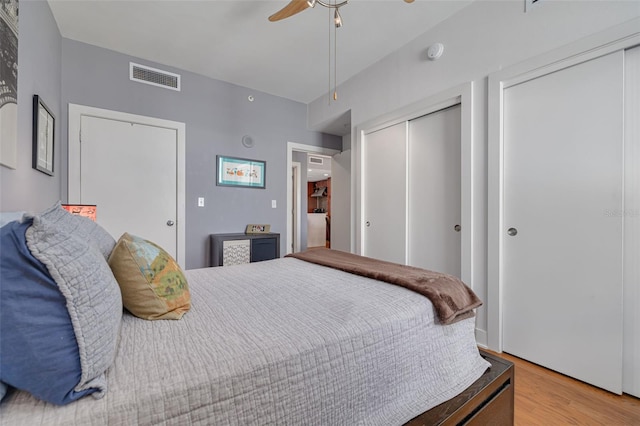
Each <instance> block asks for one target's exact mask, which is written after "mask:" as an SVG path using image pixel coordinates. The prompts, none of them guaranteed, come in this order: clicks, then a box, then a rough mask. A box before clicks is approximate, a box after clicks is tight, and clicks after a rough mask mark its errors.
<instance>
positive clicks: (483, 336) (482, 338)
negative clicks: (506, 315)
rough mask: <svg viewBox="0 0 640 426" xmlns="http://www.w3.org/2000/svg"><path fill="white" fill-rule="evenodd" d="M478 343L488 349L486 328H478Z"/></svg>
mask: <svg viewBox="0 0 640 426" xmlns="http://www.w3.org/2000/svg"><path fill="white" fill-rule="evenodd" d="M476 343H477V344H478V346H480V347H481V348H483V349H487V348H488V345H487V332H486V330H480V329H479V328H476Z"/></svg>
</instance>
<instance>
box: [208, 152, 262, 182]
mask: <svg viewBox="0 0 640 426" xmlns="http://www.w3.org/2000/svg"><path fill="white" fill-rule="evenodd" d="M216 169H217V170H216V175H217V179H216V185H219V186H239V187H245V188H262V189H264V188H265V176H266V169H267V163H266V162H265V161H259V160H248V159H246V158H236V157H225V156H223V155H217V156H216Z"/></svg>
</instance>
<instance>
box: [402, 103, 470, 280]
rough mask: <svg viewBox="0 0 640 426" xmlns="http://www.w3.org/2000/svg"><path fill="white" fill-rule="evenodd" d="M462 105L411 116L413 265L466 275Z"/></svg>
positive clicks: (411, 230)
mask: <svg viewBox="0 0 640 426" xmlns="http://www.w3.org/2000/svg"><path fill="white" fill-rule="evenodd" d="M460 110H461V108H460V105H459V104H458V105H456V106H452V107H450V108H447V109H443V110H440V111H436V112H434V113H431V114H428V115H425V116H423V117H420V118H416V119H414V120H411V121H409V155H408V158H409V183H408V185H409V192H408V193H409V198H408V211H409V215H408V224H409V235H408V237H409V251H408V263H409V265H412V266H418V267H421V268H426V269H431V270H433V271H440V272H446V273H448V274H452V275H455V276H457V277H459V276H460V231H461V228H460V221H461V218H460V216H461V214H460V200H461V187H460V185H461V182H460V179H461V178H460Z"/></svg>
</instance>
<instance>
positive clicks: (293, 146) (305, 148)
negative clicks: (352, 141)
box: [286, 142, 340, 254]
mask: <svg viewBox="0 0 640 426" xmlns="http://www.w3.org/2000/svg"><path fill="white" fill-rule="evenodd" d="M293 151H301V152H310V153H314V154H323V155H328V156H333V155H335V154H337V153H339V152H340V150H338V149H331V148H324V147H322V146H314V145H305V144H301V143H296V142H287V238H286V248H287V250H286V253H287V254H289V253H291V240H292V236H291V227H292V226H293V225H292V223H291V221H292V219H291V210H292V209H293V192H292V191H293V176H292V167H293ZM298 175H299V174H298ZM298 188H300V186H298ZM299 199H300V197H298V200H299ZM297 212H298V220H297V228H298V229H296V235H297V236H298V238H300V213H301V212H300V205H299V204H298V209H297ZM298 247H300V241H299V240H298Z"/></svg>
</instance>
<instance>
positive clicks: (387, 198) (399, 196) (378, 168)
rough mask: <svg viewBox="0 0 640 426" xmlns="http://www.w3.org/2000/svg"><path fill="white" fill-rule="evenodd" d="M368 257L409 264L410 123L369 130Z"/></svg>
mask: <svg viewBox="0 0 640 426" xmlns="http://www.w3.org/2000/svg"><path fill="white" fill-rule="evenodd" d="M362 151H363V153H362V155H363V165H362V169H363V172H362V177H363V178H362V194H363V195H362V197H363V202H362V206H363V223H362V225H363V226H362V227H363V229H362V236H363V245H362V247H363V250H362V252H363V253H362V254H363V255H364V256H369V257H373V258H376V259H382V260H387V261H390V262H397V263H402V264H404V263H406V224H407V217H406V216H407V208H406V204H407V203H406V199H407V191H406V188H407V182H406V181H407V172H406V164H407V158H406V153H407V124H406V122H402V123H399V124H396V125H394V126H391V127H387V128H384V129H382V130H378V131H376V132H372V133H369V134H367V135H366V136H365V139H364V143H363V144H362Z"/></svg>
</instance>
